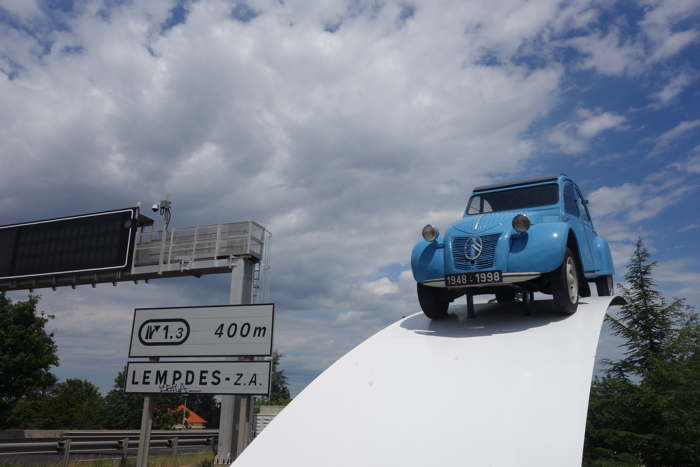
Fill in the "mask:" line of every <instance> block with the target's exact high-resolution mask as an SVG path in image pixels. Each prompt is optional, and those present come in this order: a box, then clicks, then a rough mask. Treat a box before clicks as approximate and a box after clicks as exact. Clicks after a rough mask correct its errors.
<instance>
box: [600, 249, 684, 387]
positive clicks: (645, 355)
mask: <svg viewBox="0 0 700 467" xmlns="http://www.w3.org/2000/svg"><path fill="white" fill-rule="evenodd" d="M650 256H651V255H650V254H649V251H648V250H647V249H646V247H645V246H644V243H643V241H642V239H641V237H640V238H638V239H637V243H636V245H635V249H634V253H633V254H632V258H631V260H630V263H629V264H628V265H627V273H626V274H625V279H626V281H627V284H626V285H622V286H620V288H621V289H622V296H623V297H624V299H625V300H626V302H627V303H626V304H625V305H623V306H622V308H621V311H620V314H619V316H618V317H617V318H615V317H612V316H610V315H608V316H607V317H606V319H607V320H608V322H609V323H610V325H611V327H612V329H613V332H614V333H615V334H617V335H619V336H620V337H622V338H623V339H624V340H625V343H624V346H625V348H626V351H625V358H624V359H622V360H620V361H619V362H614V363H612V365H611V368H610V371H611V372H612V373H615V374H618V375H620V376H623V377H624V376H626V375H628V374H633V375H637V376H643V375H645V374H646V373H648V372H649V371H650V369H651V368H652V364H653V362H654V361H655V360H658V359H663V358H665V357H667V356H668V351H669V350H670V348H669V342H670V341H669V339H670V338H671V336H672V334H673V332H674V331H673V329H674V325H675V324H677V323H678V322H679V320H682V319H683V317H684V316H685V314H684V313H683V312H684V311H685V305H684V302H683V300H681V299H675V300H673V301H672V302H671V303H667V302H666V300H665V299H664V297H663V296H662V295H661V293H660V292H659V291H658V290H656V289H655V286H656V282H655V281H654V279H653V277H652V272H653V269H654V267H655V266H656V262H655V261H654V262H650V261H649V258H650Z"/></svg>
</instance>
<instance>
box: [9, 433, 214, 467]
mask: <svg viewBox="0 0 700 467" xmlns="http://www.w3.org/2000/svg"><path fill="white" fill-rule="evenodd" d="M24 433H27V434H28V435H29V436H27V437H24V438H21V437H12V438H10V439H0V459H2V458H7V457H10V456H12V457H24V456H31V455H42V454H43V455H52V456H58V457H59V458H62V460H63V465H65V466H67V465H68V463H69V462H70V459H71V456H76V455H90V454H91V455H100V456H101V455H104V454H108V455H109V454H111V455H116V456H118V457H121V458H122V459H124V460H126V458H127V457H128V456H129V455H135V454H136V452H137V450H138V447H139V431H138V430H98V431H64V432H62V433H61V434H60V436H59V437H55V438H41V437H34V436H32V433H30V432H29V431H28V432H24ZM35 434H39V436H40V435H41V433H40V432H38V433H35ZM218 435H219V430H186V431H169V430H155V431H153V432H152V433H151V441H150V447H151V449H157V448H160V449H161V450H164V451H165V452H167V450H169V451H170V453H172V454H177V453H178V452H179V451H178V449H179V450H183V448H187V447H197V446H200V447H203V448H206V447H207V446H210V447H211V449H212V450H216V446H217V441H218ZM184 450H186V449H184Z"/></svg>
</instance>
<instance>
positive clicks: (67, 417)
mask: <svg viewBox="0 0 700 467" xmlns="http://www.w3.org/2000/svg"><path fill="white" fill-rule="evenodd" d="M103 404H104V401H103V399H102V395H101V394H100V390H99V389H98V388H97V386H95V385H94V384H92V383H91V382H89V381H87V380H84V379H67V380H66V381H64V382H62V383H58V384H57V385H56V386H54V387H53V388H52V389H51V394H50V396H49V397H48V399H46V401H45V403H44V405H45V413H46V417H45V421H44V427H43V428H51V429H71V430H88V429H98V428H102V417H101V414H102V407H103Z"/></svg>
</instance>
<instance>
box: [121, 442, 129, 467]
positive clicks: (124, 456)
mask: <svg viewBox="0 0 700 467" xmlns="http://www.w3.org/2000/svg"><path fill="white" fill-rule="evenodd" d="M121 447H122V460H123V461H124V465H126V463H127V460H128V459H129V438H124V439H122V446H121Z"/></svg>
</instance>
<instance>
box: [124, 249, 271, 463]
mask: <svg viewBox="0 0 700 467" xmlns="http://www.w3.org/2000/svg"><path fill="white" fill-rule="evenodd" d="M253 266H254V265H253V263H251V262H250V261H247V260H245V259H236V260H235V264H234V268H233V272H232V277H231V301H232V302H234V301H237V302H250V297H251V291H252V280H253V274H252V272H253ZM273 330H274V305H273V304H256V305H251V304H236V305H220V306H200V307H178V308H137V309H136V310H134V321H133V326H132V331H131V341H130V345H129V357H130V358H131V357H149V361H148V362H146V361H141V362H129V363H128V365H127V372H126V385H125V391H126V392H127V393H140V394H146V397H145V398H144V409H143V419H142V432H141V439H142V442H141V444H140V447H139V460H142V459H145V460H144V462H147V457H148V439H147V438H148V437H149V434H150V427H151V415H152V401H151V399H150V396H148V395H149V394H218V395H221V421H220V423H219V446H218V448H219V449H218V453H217V456H216V459H215V461H214V462H215V464H229V463H230V462H231V461H232V460H233V459H234V458H235V457H236V456H237V455H238V454H240V452H241V451H242V450H243V449H244V448H245V447H246V446H247V445H248V443H249V441H250V431H251V426H252V418H253V417H252V410H253V396H255V395H267V394H269V391H270V383H271V369H272V362H271V361H270V360H255V359H254V357H256V356H258V357H268V356H271V355H272V339H273ZM161 357H163V358H169V357H224V358H225V360H217V361H213V360H212V361H203V360H194V361H192V360H190V361H162V360H160V358H161ZM234 422H237V424H234ZM142 450H143V451H144V453H143V454H142ZM234 450H235V451H234ZM144 466H145V464H144Z"/></svg>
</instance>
